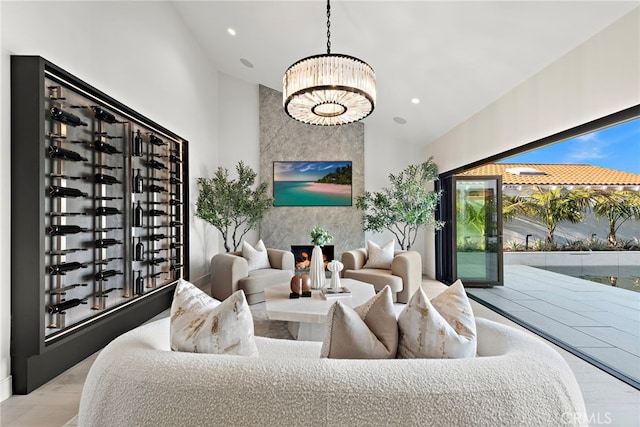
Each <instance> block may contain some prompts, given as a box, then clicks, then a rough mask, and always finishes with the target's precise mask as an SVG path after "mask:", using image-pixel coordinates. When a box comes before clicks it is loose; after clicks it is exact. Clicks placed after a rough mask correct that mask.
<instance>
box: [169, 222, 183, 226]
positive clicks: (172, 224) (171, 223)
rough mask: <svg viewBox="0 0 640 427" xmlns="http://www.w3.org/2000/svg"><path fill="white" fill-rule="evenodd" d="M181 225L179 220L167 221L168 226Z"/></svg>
mask: <svg viewBox="0 0 640 427" xmlns="http://www.w3.org/2000/svg"><path fill="white" fill-rule="evenodd" d="M181 225H183V224H182V222H180V221H169V227H179V226H181Z"/></svg>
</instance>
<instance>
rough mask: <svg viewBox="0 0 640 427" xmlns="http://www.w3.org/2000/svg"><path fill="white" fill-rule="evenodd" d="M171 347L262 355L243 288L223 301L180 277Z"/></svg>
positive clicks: (175, 296)
mask: <svg viewBox="0 0 640 427" xmlns="http://www.w3.org/2000/svg"><path fill="white" fill-rule="evenodd" d="M170 336H171V350H174V351H185V352H190V353H212V354H231V355H237V356H258V348H257V347H256V343H255V340H254V337H253V317H252V316H251V310H249V305H248V304H247V300H246V299H245V296H244V292H243V291H237V292H235V293H234V294H233V295H231V296H230V297H229V298H227V299H226V300H224V301H223V302H220V301H218V300H216V299H214V298H211V297H210V296H209V295H207V294H206V293H204V292H202V291H201V290H200V289H198V288H197V287H196V286H194V285H193V284H191V283H189V282H187V281H186V280H182V279H180V281H179V282H178V285H177V286H176V291H175V293H174V295H173V302H172V303H171V321H170Z"/></svg>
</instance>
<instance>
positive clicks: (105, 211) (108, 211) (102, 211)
mask: <svg viewBox="0 0 640 427" xmlns="http://www.w3.org/2000/svg"><path fill="white" fill-rule="evenodd" d="M121 213H122V212H121V211H120V210H119V209H117V208H110V207H107V206H100V207H97V208H96V216H107V215H119V214H121Z"/></svg>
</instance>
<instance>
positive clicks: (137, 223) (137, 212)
mask: <svg viewBox="0 0 640 427" xmlns="http://www.w3.org/2000/svg"><path fill="white" fill-rule="evenodd" d="M143 213H144V212H143V210H142V206H140V200H138V204H137V205H136V207H135V208H134V209H133V226H134V227H142V216H143Z"/></svg>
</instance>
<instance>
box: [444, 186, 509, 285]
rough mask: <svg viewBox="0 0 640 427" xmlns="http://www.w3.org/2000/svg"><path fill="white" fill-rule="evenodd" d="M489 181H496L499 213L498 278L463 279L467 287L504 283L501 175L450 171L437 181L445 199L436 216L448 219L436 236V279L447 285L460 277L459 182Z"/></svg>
mask: <svg viewBox="0 0 640 427" xmlns="http://www.w3.org/2000/svg"><path fill="white" fill-rule="evenodd" d="M483 180H484V181H487V180H493V181H495V182H496V186H495V188H496V204H497V209H498V213H497V215H496V224H495V227H496V228H495V229H496V233H497V234H496V235H495V236H494V237H496V245H497V249H496V252H495V253H496V256H497V259H496V266H495V267H496V269H497V273H498V274H497V278H496V280H473V279H463V280H462V281H463V283H464V285H465V286H467V287H471V286H481V287H490V286H503V285H504V272H503V265H504V263H503V259H502V255H503V248H502V245H503V228H502V212H501V210H502V176H500V175H495V176H456V175H455V174H448V175H445V176H441V177H440V179H439V180H438V181H436V189H437V190H442V191H443V195H442V200H441V201H440V205H439V209H438V212H437V214H436V217H437V219H439V220H442V221H445V226H444V228H443V229H442V230H440V232H439V233H437V235H436V279H437V280H439V281H441V282H444V283H446V284H452V283H453V282H455V281H456V280H457V279H458V248H457V231H458V230H457V206H456V194H457V189H456V184H457V183H458V182H460V181H483Z"/></svg>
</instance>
